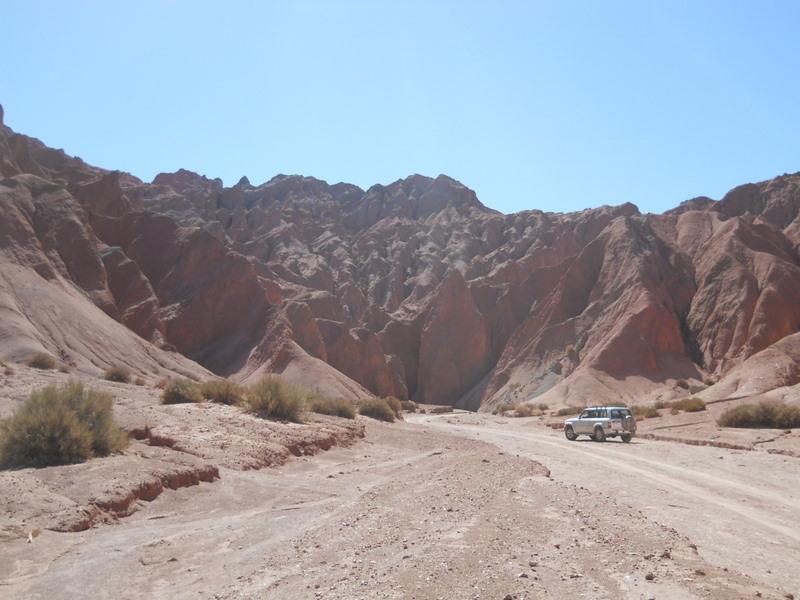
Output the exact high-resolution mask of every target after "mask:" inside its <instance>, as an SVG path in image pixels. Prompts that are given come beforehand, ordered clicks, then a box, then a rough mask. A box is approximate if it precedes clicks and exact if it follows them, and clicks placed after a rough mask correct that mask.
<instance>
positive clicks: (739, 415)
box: [717, 400, 800, 429]
mask: <svg viewBox="0 0 800 600" xmlns="http://www.w3.org/2000/svg"><path fill="white" fill-rule="evenodd" d="M717 424H718V425H720V426H721V427H746V428H766V429H792V428H795V427H800V406H797V405H792V404H783V403H781V402H775V401H767V400H762V401H761V402H759V403H758V404H740V405H739V406H735V407H733V408H729V409H728V410H726V411H725V412H724V413H722V414H721V415H720V417H719V419H717Z"/></svg>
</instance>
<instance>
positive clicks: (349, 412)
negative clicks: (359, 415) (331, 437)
mask: <svg viewBox="0 0 800 600" xmlns="http://www.w3.org/2000/svg"><path fill="white" fill-rule="evenodd" d="M306 408H308V410H310V411H311V412H315V413H317V414H320V415H331V416H334V417H342V418H344V419H355V418H356V408H355V406H353V403H352V402H350V401H349V400H347V399H345V398H329V397H327V396H321V395H318V394H314V395H311V396H309V397H308V400H306Z"/></svg>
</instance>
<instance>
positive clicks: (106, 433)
mask: <svg viewBox="0 0 800 600" xmlns="http://www.w3.org/2000/svg"><path fill="white" fill-rule="evenodd" d="M127 444H128V436H127V434H126V433H125V432H124V431H123V430H122V429H120V428H119V427H118V426H117V425H116V423H115V422H114V417H113V413H112V398H111V396H110V395H109V394H104V393H102V392H98V391H95V390H91V389H85V388H84V387H83V384H82V383H80V382H77V381H70V382H68V383H67V384H66V385H64V386H62V387H56V386H52V385H51V386H47V387H45V388H42V389H40V390H35V391H34V392H32V393H31V395H30V397H29V398H28V400H26V401H25V402H24V403H23V404H22V405H21V406H20V407H19V408H18V409H17V411H16V412H15V413H14V415H13V416H11V417H10V418H9V419H6V420H4V421H3V422H2V423H0V464H2V465H4V466H10V467H44V466H48V465H61V464H70V463H75V462H81V461H83V460H86V459H88V458H91V457H92V456H107V455H108V454H111V453H112V452H118V451H120V450H122V449H124V448H125V447H126V446H127Z"/></svg>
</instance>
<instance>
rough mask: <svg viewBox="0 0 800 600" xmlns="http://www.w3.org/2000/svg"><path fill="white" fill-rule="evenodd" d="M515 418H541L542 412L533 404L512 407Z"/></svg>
mask: <svg viewBox="0 0 800 600" xmlns="http://www.w3.org/2000/svg"><path fill="white" fill-rule="evenodd" d="M514 414H515V415H516V416H517V417H541V416H542V411H541V410H540V409H539V408H537V407H536V406H534V405H533V404H517V405H516V406H514Z"/></svg>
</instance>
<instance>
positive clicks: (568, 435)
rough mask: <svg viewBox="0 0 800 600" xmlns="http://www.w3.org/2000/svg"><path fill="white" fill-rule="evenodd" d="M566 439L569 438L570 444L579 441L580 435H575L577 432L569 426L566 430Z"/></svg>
mask: <svg viewBox="0 0 800 600" xmlns="http://www.w3.org/2000/svg"><path fill="white" fill-rule="evenodd" d="M564 437H565V438H567V439H568V440H569V441H570V442H574V441H575V440H576V439H578V434H577V433H575V430H574V429H573V428H572V425H567V426H566V427H565V428H564Z"/></svg>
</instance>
